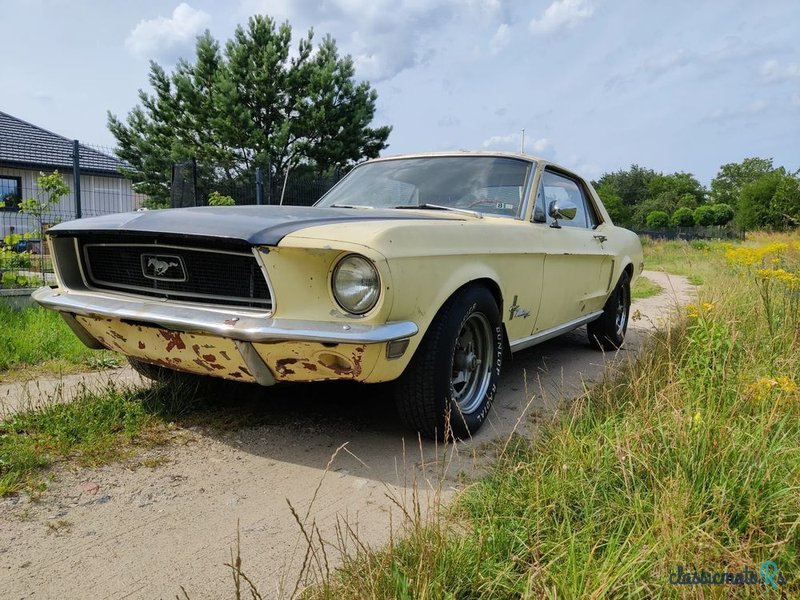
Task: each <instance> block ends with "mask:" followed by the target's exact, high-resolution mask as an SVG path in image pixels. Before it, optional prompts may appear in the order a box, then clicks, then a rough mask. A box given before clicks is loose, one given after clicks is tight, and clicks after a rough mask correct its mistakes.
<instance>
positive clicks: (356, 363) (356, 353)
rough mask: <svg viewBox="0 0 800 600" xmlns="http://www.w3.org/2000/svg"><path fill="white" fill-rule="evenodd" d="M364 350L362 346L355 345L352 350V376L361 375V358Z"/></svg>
mask: <svg viewBox="0 0 800 600" xmlns="http://www.w3.org/2000/svg"><path fill="white" fill-rule="evenodd" d="M365 351H366V348H364V346H357V347H356V348H355V350H353V377H358V376H359V375H361V360H362V359H363V358H364V352H365Z"/></svg>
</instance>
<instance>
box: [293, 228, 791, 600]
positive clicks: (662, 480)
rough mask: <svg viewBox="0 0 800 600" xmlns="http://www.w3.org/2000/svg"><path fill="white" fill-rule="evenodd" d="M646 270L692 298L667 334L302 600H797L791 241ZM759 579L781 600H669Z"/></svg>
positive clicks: (674, 259)
mask: <svg viewBox="0 0 800 600" xmlns="http://www.w3.org/2000/svg"><path fill="white" fill-rule="evenodd" d="M646 262H647V265H648V267H649V268H654V267H655V268H659V267H660V268H664V269H665V270H668V271H673V272H678V273H683V274H687V275H692V277H694V278H695V281H702V282H703V284H704V285H703V287H702V288H701V290H700V300H699V302H698V303H697V304H696V305H692V306H689V307H686V309H685V311H684V313H683V318H682V319H681V320H680V321H679V323H678V324H677V325H676V326H675V327H674V328H673V329H672V330H671V331H669V332H663V333H662V334H659V335H657V336H656V337H655V338H654V339H653V340H652V341H651V343H650V344H649V346H648V347H647V348H646V349H645V351H644V352H643V353H642V354H641V355H640V356H639V358H637V359H636V360H635V362H631V363H629V364H627V365H625V366H623V367H622V368H621V371H620V372H618V373H617V374H615V375H614V376H609V378H607V379H606V380H605V381H604V382H602V383H601V384H600V385H598V386H596V387H595V388H593V389H591V390H590V391H589V392H587V393H586V395H585V396H584V397H582V398H580V399H578V400H577V401H575V402H574V403H572V405H571V406H569V407H567V409H566V413H567V415H566V416H565V417H564V418H562V419H560V420H558V421H557V422H554V423H552V424H550V425H548V426H545V427H544V431H543V433H542V435H540V436H539V437H537V439H535V440H533V441H531V440H528V439H522V438H513V439H511V440H510V441H509V444H508V445H507V446H506V448H505V450H504V451H503V452H502V453H501V455H500V457H499V459H498V461H497V464H496V465H495V467H494V468H493V470H492V472H491V473H490V475H489V476H488V477H486V478H485V479H482V480H480V481H478V482H476V483H475V484H473V485H471V486H470V487H468V488H467V489H466V490H465V491H464V492H463V493H462V494H461V495H460V498H459V500H458V501H457V502H456V503H455V505H454V506H452V507H450V508H449V509H448V510H440V511H433V512H432V513H430V514H429V517H428V518H427V519H426V518H422V517H420V516H419V514H420V513H414V511H412V515H411V517H410V518H409V520H408V522H407V523H406V531H405V535H404V537H402V539H399V540H394V541H393V542H392V543H390V544H389V546H388V547H386V548H384V549H381V550H378V551H373V550H369V549H366V548H363V547H361V548H360V549H359V550H358V551H354V552H350V553H345V559H344V566H343V567H342V568H341V569H339V570H337V571H334V572H333V573H332V574H331V575H330V577H328V579H327V580H326V581H325V582H324V583H322V584H320V585H318V586H316V587H314V588H311V589H310V590H307V591H306V596H305V597H306V598H331V599H332V598H336V599H342V598H353V599H356V598H358V599H361V598H387V599H388V598H399V599H411V598H415V599H439V598H471V599H478V598H486V599H493V600H494V599H505V598H508V599H511V598H626V597H633V598H655V597H668V598H670V597H674V598H678V597H681V598H685V597H689V598H707V597H717V598H721V597H731V595H734V596H737V597H779V596H781V595H783V597H800V575H799V574H800V556H799V554H798V551H800V531H799V527H800V380H799V379H800V241H799V240H798V238H797V237H795V238H793V239H792V238H775V237H773V238H760V239H758V240H756V242H755V243H751V244H745V245H740V246H733V245H730V244H721V243H705V242H704V243H702V244H697V243H694V244H687V243H683V242H680V243H676V242H660V243H650V244H648V245H647V248H646ZM423 513H424V511H423ZM356 547H358V545H356ZM764 561H774V564H775V566H776V567H777V568H779V569H780V574H781V576H783V577H784V578H785V579H786V583H784V584H783V585H782V586H780V589H779V590H778V591H773V590H772V589H771V588H770V587H766V586H765V585H764V584H761V583H759V584H757V585H699V584H696V585H674V584H672V583H670V577H674V578H675V580H677V577H678V575H677V573H678V571H677V570H678V568H679V567H681V569H683V572H684V574H685V573H687V572H688V573H689V577H691V576H692V575H693V574H694V573H695V572H697V573H698V577H700V578H701V580H702V577H703V575H702V572H705V573H707V574H717V573H720V572H725V573H730V574H731V577H732V578H733V579H732V580H733V581H735V580H736V579H735V577H736V574H737V573H745V575H744V577H749V575H747V574H746V573H747V571H745V570H746V569H747V570H749V571H755V572H756V573H759V569H760V565H762V563H763V562H764ZM766 568H767V571H766V574H767V575H769V574H770V573H773V571H772V570H771V569H772V566H771V565H769V564H767V565H766ZM711 576H712V577H713V575H711ZM742 576H743V575H741V574H740V575H739V577H740V578H741V577H742ZM773 581H776V582H779V581H780V579H779V578H774V579H773Z"/></svg>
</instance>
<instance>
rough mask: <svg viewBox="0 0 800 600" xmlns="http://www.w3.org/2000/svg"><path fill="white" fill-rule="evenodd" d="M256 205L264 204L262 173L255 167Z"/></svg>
mask: <svg viewBox="0 0 800 600" xmlns="http://www.w3.org/2000/svg"><path fill="white" fill-rule="evenodd" d="M256 204H257V205H259V206H261V205H262V204H264V171H263V170H262V169H261V167H256Z"/></svg>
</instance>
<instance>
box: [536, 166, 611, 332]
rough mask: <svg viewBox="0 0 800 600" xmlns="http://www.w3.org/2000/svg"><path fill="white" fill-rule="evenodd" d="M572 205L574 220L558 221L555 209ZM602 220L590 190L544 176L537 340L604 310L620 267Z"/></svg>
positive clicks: (575, 181)
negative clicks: (600, 227) (615, 271)
mask: <svg viewBox="0 0 800 600" xmlns="http://www.w3.org/2000/svg"><path fill="white" fill-rule="evenodd" d="M566 203H572V204H574V205H575V207H576V208H577V210H576V214H575V217H574V218H573V219H566V218H561V219H554V218H553V216H551V214H550V210H551V208H552V207H553V206H554V205H555V206H556V207H558V206H564V205H566ZM600 219H601V217H600V216H599V212H598V211H597V209H596V208H595V206H594V203H593V201H592V198H591V195H590V194H589V193H588V192H587V190H586V187H585V184H584V183H583V182H582V181H581V180H580V179H579V178H577V177H574V176H572V175H570V174H568V173H566V172H561V171H557V170H555V169H552V168H549V167H548V168H547V169H545V171H544V172H543V173H542V176H541V178H540V181H539V188H538V190H537V194H536V204H535V205H534V215H533V220H534V223H533V226H534V227H535V228H536V229H537V232H536V233H537V236H538V237H539V239H540V240H541V242H542V247H543V248H544V252H545V257H544V277H543V280H542V301H541V305H540V307H539V314H538V316H537V319H536V322H535V324H534V329H533V331H532V332H531V333H532V334H538V333H541V332H543V331H546V330H549V329H554V328H558V327H560V326H562V325H565V324H571V323H573V322H575V321H579V320H582V319H585V318H586V317H588V316H589V315H592V314H593V313H596V312H597V311H599V310H602V308H603V304H604V303H605V300H606V297H607V296H608V293H609V290H610V288H611V285H612V282H611V275H612V273H613V267H614V261H613V257H612V254H611V250H610V248H607V247H606V246H607V244H605V243H604V242H605V237H604V236H603V235H602V233H600V232H599V231H598V230H597V229H596V228H597V226H598V225H599V224H600Z"/></svg>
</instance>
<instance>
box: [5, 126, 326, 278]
mask: <svg viewBox="0 0 800 600" xmlns="http://www.w3.org/2000/svg"><path fill="white" fill-rule="evenodd" d="M0 133H2V135H0V288H27V287H35V286H37V285H41V284H42V283H44V282H50V281H52V279H53V275H52V263H51V261H50V257H49V256H48V248H47V244H46V243H45V241H44V240H45V239H46V233H47V230H48V229H49V228H50V227H52V226H53V225H55V224H57V223H61V222H64V221H69V220H72V219H81V218H86V217H94V216H100V215H107V214H113V213H121V212H128V211H135V210H143V209H153V208H166V207H190V206H204V205H207V204H209V199H210V198H212V197H214V196H213V194H216V197H217V198H219V197H220V196H222V197H225V201H224V202H223V203H233V204H238V205H248V204H249V205H252V204H285V205H301V206H310V205H312V204H314V203H315V202H316V201H317V200H318V199H319V198H320V197H321V196H322V195H323V194H324V193H325V192H327V191H328V190H329V189H330V188H331V187H332V186H333V185H334V184H335V183H336V182H337V181H338V180H339V179H340V173H339V171H336V172H334V173H332V174H330V175H328V176H325V177H320V176H318V175H317V174H315V173H313V172H308V171H306V170H303V169H301V168H300V169H297V170H295V171H290V172H289V173H288V175H281V176H275V175H273V176H271V177H270V176H269V173H270V170H269V168H268V165H267V168H266V169H258V168H253V169H250V170H244V171H240V172H237V174H236V176H230V175H227V174H226V172H225V169H223V168H221V167H220V166H219V165H213V164H199V165H198V161H196V160H195V159H191V158H190V159H187V160H185V161H181V162H178V163H175V164H174V165H173V166H172V172H171V174H165V175H164V185H163V190H164V194H163V196H162V197H160V198H154V197H152V196H150V195H148V194H144V193H140V192H139V191H137V190H138V189H139V186H137V184H136V182H135V180H136V177H134V178H133V181H132V179H130V178H128V177H127V176H126V175H125V174H123V172H124V171H128V172H130V170H131V169H130V166H129V165H126V164H125V163H124V162H123V161H122V160H120V159H119V158H118V157H117V156H116V153H115V151H114V149H112V148H109V147H103V146H96V145H91V144H83V143H80V142H79V141H77V140H69V139H67V138H63V137H61V136H57V135H55V134H52V133H50V132H47V131H44V130H42V129H39V128H37V127H35V126H33V125H30V124H28V123H25V122H22V121H19V120H16V119H10V118H8V115H5V114H4V113H0ZM55 173H57V174H58V175H57V176H56V179H57V180H58V181H60V182H62V184H63V185H62V186H61V187H60V189H59V190H57V192H58V193H55V194H54V193H53V188H52V182H53V179H52V177H53V175H54V174H55ZM199 174H200V175H199ZM48 182H49V183H48Z"/></svg>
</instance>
